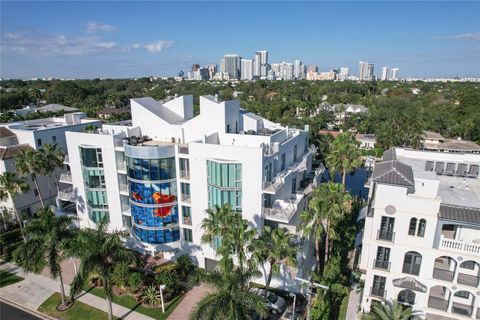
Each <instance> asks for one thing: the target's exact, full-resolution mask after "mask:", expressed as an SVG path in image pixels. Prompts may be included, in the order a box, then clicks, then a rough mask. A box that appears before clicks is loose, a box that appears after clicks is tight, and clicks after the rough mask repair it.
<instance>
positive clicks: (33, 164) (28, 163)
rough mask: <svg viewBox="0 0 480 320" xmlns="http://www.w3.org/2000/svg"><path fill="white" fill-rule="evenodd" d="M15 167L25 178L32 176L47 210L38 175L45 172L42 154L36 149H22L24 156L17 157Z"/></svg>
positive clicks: (43, 205)
mask: <svg viewBox="0 0 480 320" xmlns="http://www.w3.org/2000/svg"><path fill="white" fill-rule="evenodd" d="M15 167H16V169H17V172H18V173H19V174H21V175H23V176H28V175H30V176H31V177H32V180H33V182H34V183H35V188H36V189H37V191H38V196H39V198H40V203H41V204H42V207H43V208H45V203H44V201H43V197H42V193H41V191H40V187H39V186H38V181H37V174H38V173H39V172H43V167H44V165H43V158H42V156H41V155H40V153H39V152H38V151H36V150H34V149H30V148H28V149H22V154H20V155H19V156H17V157H16V159H15Z"/></svg>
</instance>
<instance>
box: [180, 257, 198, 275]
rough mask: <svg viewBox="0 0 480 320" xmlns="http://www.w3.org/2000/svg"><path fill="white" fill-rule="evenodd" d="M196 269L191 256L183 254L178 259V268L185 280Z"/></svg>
mask: <svg viewBox="0 0 480 320" xmlns="http://www.w3.org/2000/svg"><path fill="white" fill-rule="evenodd" d="M194 269H195V265H194V264H193V262H192V259H191V258H190V256H188V255H186V254H183V255H181V256H180V257H178V259H177V270H178V274H179V275H180V277H181V278H182V279H183V280H185V279H187V277H188V275H189V274H191V273H192V272H193V271H194Z"/></svg>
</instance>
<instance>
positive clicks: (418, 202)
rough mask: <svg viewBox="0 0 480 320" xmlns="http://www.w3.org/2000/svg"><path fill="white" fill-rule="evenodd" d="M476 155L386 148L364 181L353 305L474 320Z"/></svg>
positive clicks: (479, 302) (478, 235) (477, 293)
mask: <svg viewBox="0 0 480 320" xmlns="http://www.w3.org/2000/svg"><path fill="white" fill-rule="evenodd" d="M479 167H480V155H479V154H471V153H447V152H429V151H417V150H410V149H401V148H394V149H390V150H388V151H386V152H385V154H384V157H383V161H381V162H379V163H376V164H375V168H374V170H373V173H372V176H371V179H370V180H369V182H370V194H369V201H368V206H367V207H366V208H364V209H362V211H361V214H360V219H365V225H364V230H363V241H362V245H361V255H360V264H359V268H360V270H361V271H363V272H364V281H365V286H364V290H363V296H362V302H361V308H362V310H364V311H368V310H369V309H370V306H371V303H372V301H376V300H383V299H396V300H398V301H399V302H401V303H403V304H406V305H409V306H412V307H413V309H415V310H420V311H423V312H424V313H425V315H426V318H427V319H480V286H479V279H480V180H479V179H480V177H479Z"/></svg>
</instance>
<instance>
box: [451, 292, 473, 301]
mask: <svg viewBox="0 0 480 320" xmlns="http://www.w3.org/2000/svg"><path fill="white" fill-rule="evenodd" d="M454 296H455V297H459V298H462V299H468V298H469V297H470V292H468V291H457V292H455V294H454Z"/></svg>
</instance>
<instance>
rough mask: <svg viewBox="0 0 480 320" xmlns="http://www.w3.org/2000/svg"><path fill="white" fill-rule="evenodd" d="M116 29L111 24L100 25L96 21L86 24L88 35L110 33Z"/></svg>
mask: <svg viewBox="0 0 480 320" xmlns="http://www.w3.org/2000/svg"><path fill="white" fill-rule="evenodd" d="M116 29H117V27H116V26H112V25H111V24H106V23H101V22H97V21H89V22H87V26H86V30H87V31H88V32H90V33H95V32H112V31H115V30H116Z"/></svg>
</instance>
